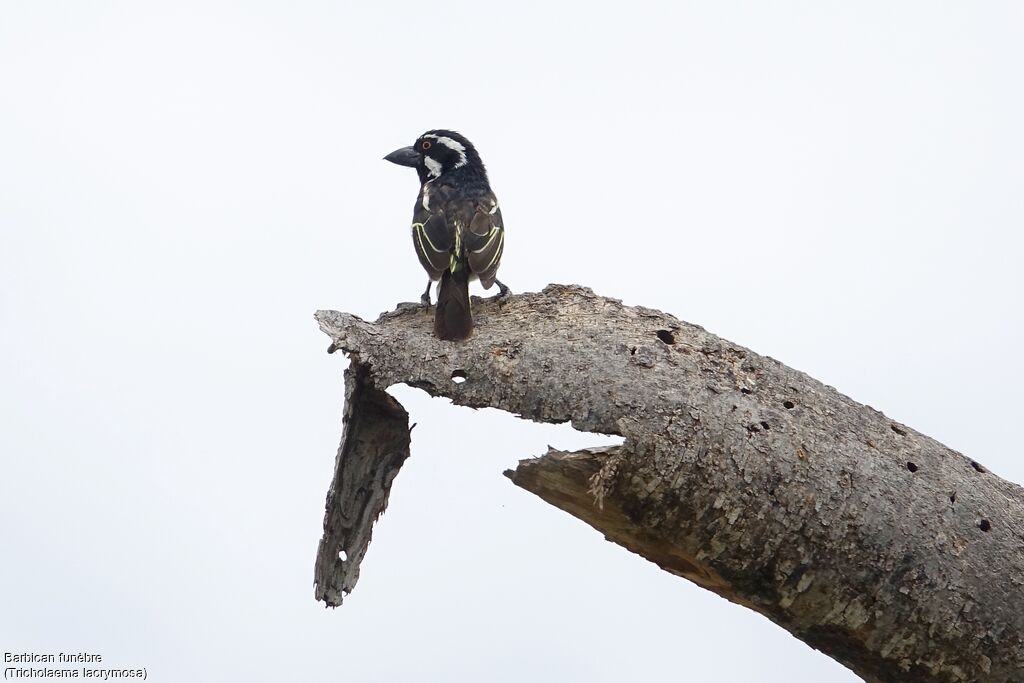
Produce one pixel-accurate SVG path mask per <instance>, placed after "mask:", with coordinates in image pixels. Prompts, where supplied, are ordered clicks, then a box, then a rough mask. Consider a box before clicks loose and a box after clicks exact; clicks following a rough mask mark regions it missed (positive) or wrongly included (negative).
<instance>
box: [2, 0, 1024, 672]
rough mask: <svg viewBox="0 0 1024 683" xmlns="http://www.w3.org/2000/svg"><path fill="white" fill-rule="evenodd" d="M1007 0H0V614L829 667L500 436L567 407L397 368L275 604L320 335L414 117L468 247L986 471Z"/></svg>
mask: <svg viewBox="0 0 1024 683" xmlns="http://www.w3.org/2000/svg"><path fill="white" fill-rule="evenodd" d="M1022 7H1024V6H1022V5H1021V4H1020V3H1013V2H1007V3H998V2H986V3H968V2H961V3H946V2H930V1H929V2H901V3H893V2H860V3H848V2H843V3H840V2H814V3H810V2H803V3H787V2H775V3H749V4H745V3H733V2H704V3H696V4H695V3H679V2H666V3H663V4H652V3H646V2H629V3H617V4H615V5H611V4H601V3H584V2H578V3H575V4H569V3H566V4H558V3H553V2H543V3H540V2H519V3H480V2H468V1H467V2H462V3H449V2H417V3H411V2H405V3H387V2H378V3H370V2H365V3H354V2H289V3H284V2H281V3H268V2H260V3H257V2H245V3H241V2H239V3H234V4H232V3H221V2H209V1H203V2H184V1H182V0H175V1H174V2H160V3H146V2H120V3H114V2H101V1H99V0H90V1H89V2H72V1H69V2H45V1H43V0H31V1H28V0H26V1H23V2H15V1H13V0H7V1H5V2H2V3H0V458H2V473H0V547H2V556H3V561H2V562H0V604H2V608H0V650H2V651H37V652H56V651H60V650H65V651H74V652H79V651H84V652H93V653H98V654H101V655H102V656H103V658H104V663H105V664H109V665H111V666H145V667H147V669H148V672H149V680H151V681H158V682H160V681H199V682H202V681H258V682H262V681H267V682H274V681H286V680H293V681H310V682H319V681H473V682H477V681H525V680H536V681H572V680H586V681H590V682H600V681H624V680H644V679H649V680H678V681H695V682H696V681H737V682H740V681H742V682H747V681H758V682H764V683H773V682H779V683H782V682H786V683H794V682H796V683H820V682H821V681H855V680H857V679H856V677H854V676H853V675H852V674H850V673H849V672H848V671H846V670H845V669H844V668H842V667H841V666H840V665H838V664H836V663H834V662H833V661H832V660H830V659H828V658H826V657H825V656H823V655H821V654H820V653H818V652H816V651H814V650H812V649H811V648H809V647H808V646H806V645H804V644H803V643H801V642H799V641H797V640H795V639H794V638H792V637H791V636H789V635H788V634H787V633H786V632H785V631H783V630H782V629H780V628H778V627H776V626H774V625H773V624H771V623H770V622H768V621H767V620H766V619H764V618H762V617H760V616H758V615H756V614H754V613H753V612H750V611H747V610H745V609H743V608H741V607H738V606H735V605H732V604H730V603H728V602H726V601H725V600H723V599H721V598H718V597H717V596H715V595H712V594H711V593H708V592H706V591H703V590H701V589H699V588H697V587H696V586H694V585H692V584H690V583H688V582H686V581H684V580H682V579H679V578H677V577H674V576H671V575H669V574H667V573H664V572H661V571H659V570H658V569H657V568H656V567H655V566H654V565H653V564H650V563H648V562H647V561H645V560H643V559H641V558H639V557H638V556H635V555H633V554H631V553H629V552H627V551H626V550H624V549H622V548H620V547H618V546H615V545H612V544H610V543H608V542H606V541H605V540H604V539H603V538H602V537H601V535H600V534H598V533H597V532H596V531H594V530H592V529H591V528H590V527H587V526H586V525H584V524H583V523H582V522H579V521H577V520H575V519H573V518H571V517H569V516H568V515H567V514H565V513H563V512H561V511H559V510H557V509H555V508H553V507H550V506H548V505H546V504H544V503H542V502H541V501H540V500H539V499H537V498H534V497H532V496H531V495H530V494H528V493H526V492H524V491H522V490H519V489H517V488H516V487H514V486H513V485H512V484H511V483H510V482H508V481H507V480H506V479H505V478H504V477H502V476H501V471H502V470H503V469H505V468H507V467H510V466H512V465H514V463H515V462H516V461H517V460H519V459H521V458H526V457H531V456H534V455H538V454H540V453H543V452H544V451H545V449H546V447H547V445H548V444H552V445H554V446H557V447H560V448H578V447H582V446H586V445H592V444H597V443H606V442H607V441H608V439H607V438H606V437H601V436H596V435H586V434H579V433H576V432H573V430H572V429H571V428H569V427H568V426H560V427H555V426H550V425H536V424H532V423H528V422H524V421H519V420H517V419H516V418H513V417H512V416H510V415H507V414H504V413H500V412H497V411H492V410H482V411H476V412H474V411H471V410H469V409H465V408H457V407H453V406H451V405H450V404H449V403H448V402H447V401H444V400H440V399H430V398H428V397H427V396H426V395H425V394H423V393H422V392H419V391H417V390H413V389H409V388H406V387H395V388H394V389H393V390H392V391H393V393H394V394H395V395H396V396H397V397H398V398H399V400H400V401H401V402H402V403H403V404H404V405H405V406H406V408H407V409H408V410H409V412H410V413H411V415H412V418H411V419H412V421H413V422H416V423H417V424H418V426H417V428H416V430H415V432H414V433H413V445H412V458H411V459H410V460H409V462H408V464H407V465H406V466H405V468H404V469H403V470H402V472H401V474H400V476H399V477H398V479H397V481H396V483H395V486H394V489H393V495H392V500H391V504H390V507H389V509H388V511H387V513H386V515H385V516H384V517H383V518H382V520H381V522H380V523H379V524H378V526H377V530H376V532H375V534H374V540H373V543H372V545H371V546H370V550H369V553H368V555H367V557H366V560H365V562H364V564H363V567H362V575H361V578H360V582H359V585H358V587H357V588H356V590H355V592H354V593H353V594H352V595H351V596H350V597H349V599H348V600H347V601H346V603H345V605H344V606H343V607H341V608H340V609H338V610H333V611H327V610H324V609H323V607H322V606H320V605H319V604H318V603H316V602H314V600H313V586H312V574H313V560H314V556H315V552H316V545H317V541H318V539H319V537H320V533H321V525H322V519H323V504H324V496H325V493H326V491H327V487H328V484H329V482H330V478H331V472H332V467H333V460H334V454H335V449H336V447H337V441H338V437H339V434H340V428H341V410H342V397H343V387H342V382H341V373H342V370H343V367H344V364H345V361H344V359H342V358H340V357H338V356H328V355H327V354H326V353H325V349H326V347H327V344H328V340H327V338H326V337H324V336H323V335H322V334H321V333H320V332H319V331H318V330H317V327H316V325H315V323H314V322H313V319H312V313H313V311H314V310H315V309H317V308H337V309H341V310H346V311H350V312H353V313H356V314H359V315H362V316H364V317H369V318H373V317H375V316H376V315H377V314H378V313H379V312H381V311H384V310H388V309H391V308H392V307H393V306H394V305H395V303H396V302H398V301H412V300H416V299H417V298H418V297H419V294H420V292H421V290H422V288H423V284H424V276H423V271H422V269H421V267H420V266H419V264H418V262H417V260H416V257H415V254H414V252H413V250H412V244H411V241H410V238H409V227H408V226H409V218H410V216H411V211H412V204H413V201H414V199H415V193H416V190H417V183H416V179H415V174H414V173H412V172H411V171H410V170H409V169H403V168H399V167H396V166H393V165H391V164H387V163H386V162H384V161H382V160H381V157H382V156H383V155H384V154H386V153H388V152H390V151H391V150H393V149H395V148H396V147H399V146H403V145H408V144H411V143H412V142H413V140H415V138H416V137H417V136H418V135H419V134H420V133H422V132H423V131H425V130H427V129H429V128H435V127H445V128H455V129H457V130H460V131H462V132H463V133H464V134H466V135H467V136H468V137H469V138H470V139H471V140H473V142H474V143H476V145H477V147H478V148H479V150H480V152H481V154H482V156H483V159H484V161H485V162H486V163H487V165H488V168H489V170H490V175H491V180H492V184H493V186H494V189H495V191H496V192H497V194H498V196H499V198H500V200H501V202H502V210H503V214H504V217H505V222H506V227H507V230H508V237H507V245H506V250H505V256H504V264H503V266H502V270H501V273H500V277H501V279H502V280H503V281H504V282H506V283H508V284H509V285H510V286H511V287H512V289H513V290H514V291H520V292H521V291H536V290H539V289H540V288H542V287H543V286H544V285H546V284H547V283H549V282H560V283H579V284H583V285H587V286H590V287H592V288H593V289H595V290H596V291H597V292H598V293H601V294H606V295H609V296H614V297H618V298H622V299H624V300H625V301H626V303H630V304H643V305H646V306H651V307H655V308H660V309H663V310H666V311H669V312H671V313H673V314H675V315H677V316H679V317H680V318H683V319H686V320H688V321H690V322H693V323H697V324H700V325H703V326H704V327H706V328H708V329H709V330H711V331H712V332H715V333H717V334H720V335H722V336H724V337H726V338H728V339H730V340H732V341H735V342H738V343H740V344H743V345H745V346H748V347H750V348H752V349H754V350H755V351H757V352H759V353H762V354H766V355H771V356H773V357H775V358H778V359H779V360H781V361H782V362H784V363H786V364H788V365H791V366H793V367H795V368H798V369H800V370H803V371H806V372H808V373H809V374H811V375H813V376H814V377H816V378H818V379H820V380H822V381H824V382H826V383H828V384H831V385H833V386H835V387H837V388H838V389H839V390H840V391H842V392H843V393H846V394H848V395H849V396H852V397H853V398H854V399H856V400H858V401H861V402H863V403H868V404H870V405H872V406H874V407H875V408H878V409H880V410H882V411H884V412H885V413H886V414H887V415H889V416H891V417H892V418H894V419H896V420H899V421H902V422H906V423H907V424H909V425H911V426H913V427H914V428H916V429H918V430H920V431H922V432H925V433H926V434H929V435H931V436H934V437H935V438H937V439H939V440H940V441H942V442H944V443H946V444H947V445H949V446H951V447H953V448H955V449H957V450H960V451H963V452H964V453H966V454H968V455H969V456H970V457H972V458H974V459H976V460H978V461H979V462H981V463H983V464H984V465H985V466H986V467H987V468H989V469H991V470H992V471H994V472H995V473H996V474H998V475H1000V476H1002V477H1005V478H1007V479H1010V480H1012V481H1016V482H1022V481H1024V462H1022V460H1021V453H1020V452H1019V448H1017V444H1019V439H1020V436H1019V431H1020V423H1021V414H1022V412H1024V399H1022V398H1021V396H1022V394H1021V388H1022V387H1024V363H1021V357H1020V350H1021V343H1022V341H1024V306H1022V301H1021V299H1022V292H1024V275H1022V272H1024V269H1022V267H1021V255H1022V247H1024V238H1022V236H1021V229H1022V226H1024V199H1022V197H1024V192H1022V190H1024V187H1022V185H1024V183H1022V171H1024V169H1022V161H1021V160H1022V159H1024V134H1022V126H1021V122H1022V121H1024V90H1022V88H1021V65H1022V64H1024V41H1021V39H1020V37H1021V35H1022V34H1024V9H1022Z"/></svg>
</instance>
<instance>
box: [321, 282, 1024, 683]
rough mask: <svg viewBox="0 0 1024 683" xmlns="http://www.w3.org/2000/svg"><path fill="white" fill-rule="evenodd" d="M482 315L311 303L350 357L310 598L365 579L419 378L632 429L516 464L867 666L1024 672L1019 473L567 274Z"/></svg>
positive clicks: (953, 678)
mask: <svg viewBox="0 0 1024 683" xmlns="http://www.w3.org/2000/svg"><path fill="white" fill-rule="evenodd" d="M475 313H476V319H477V330H476V333H475V334H474V336H473V337H472V338H471V339H470V340H468V341H465V342H458V343H452V342H443V341H439V340H438V339H436V338H435V337H434V336H433V335H432V332H431V316H430V312H429V311H427V310H426V309H422V308H419V307H405V308H399V310H397V311H395V312H393V313H389V314H385V315H384V316H382V317H381V318H380V319H379V320H378V321H377V322H376V323H367V322H364V321H362V320H360V319H359V318H356V317H355V316H352V315H349V314H345V313H338V312H335V311H320V312H318V313H317V320H318V321H319V323H320V327H321V329H322V330H323V331H324V332H326V333H327V334H328V335H329V336H330V337H331V339H332V349H334V348H340V349H343V350H344V351H346V352H347V353H348V354H349V355H350V356H351V359H352V365H351V367H350V369H349V371H348V374H347V376H346V377H347V380H346V381H347V383H348V391H347V398H348V402H347V404H346V409H345V410H346V418H345V419H346V424H345V433H344V435H343V439H342V446H341V449H340V451H339V457H338V463H337V472H336V475H335V479H334V482H333V483H332V487H331V492H330V494H329V495H328V507H327V515H326V517H325V524H324V538H323V541H321V544H320V554H319V556H318V558H317V566H316V587H317V589H316V595H317V598H318V599H321V600H324V601H325V602H326V603H327V604H329V605H337V604H339V603H340V601H341V598H342V595H343V592H347V591H349V590H351V589H352V587H353V586H354V585H355V580H356V577H357V576H358V563H359V561H360V560H361V559H362V554H363V552H365V549H366V544H367V543H368V542H369V527H370V525H371V524H372V521H373V519H375V517H376V515H377V514H379V512H380V511H381V510H382V509H383V506H384V504H385V503H386V499H387V493H388V488H389V484H390V481H391V479H392V478H393V477H394V474H395V473H396V472H397V470H398V467H399V466H400V465H401V462H402V461H403V460H404V458H405V457H406V455H408V445H409V441H408V428H407V424H408V420H407V418H406V417H405V414H404V411H403V410H402V409H401V407H400V406H398V405H397V402H395V401H394V400H393V399H391V398H390V397H389V396H387V395H386V394H384V393H383V392H382V390H383V389H385V388H387V387H389V386H391V385H393V384H398V383H405V384H409V385H412V386H416V387H419V388H422V389H424V390H426V391H427V392H429V393H430V394H432V395H434V396H445V397H448V398H450V399H452V401H453V402H455V403H458V404H461V405H467V406H472V407H483V406H492V407H496V408H501V409H504V410H507V411H509V412H512V413H515V414H517V415H520V416H522V417H525V418H528V419H531V420H536V421H541V422H565V421H571V423H572V425H573V426H574V427H575V428H576V429H579V430H583V431H589V432H600V433H604V434H617V435H621V436H623V437H624V438H625V440H624V443H623V444H622V446H618V447H614V448H605V449H589V450H585V451H581V452H577V453H566V452H562V451H554V450H553V451H550V452H549V453H547V454H546V455H544V456H542V457H540V458H537V459H533V460H524V461H522V462H521V463H520V464H519V466H518V467H517V468H516V470H514V471H512V472H508V473H506V474H508V476H510V478H511V479H512V481H513V482H514V483H515V484H517V485H519V486H521V487H523V488H525V489H527V490H529V491H531V492H533V493H535V494H536V495H538V496H539V497H541V498H542V499H544V500H545V501H547V502H549V503H551V504H553V505H555V506H557V507H559V508H561V509H563V510H565V511H567V512H569V513H570V514H572V515H574V516H576V517H578V518H580V519H581V520H583V521H585V522H587V523H588V524H590V525H592V526H593V527H595V528H596V529H598V530H599V531H601V532H602V533H604V534H605V536H606V537H607V538H608V539H609V540H611V541H613V542H615V543H618V544H620V545H622V546H624V547H626V548H628V549H629V550H631V551H633V552H635V553H638V554H640V555H642V556H644V557H646V558H647V559H649V560H651V561H652V562H655V563H657V564H658V565H659V566H660V567H662V568H663V569H665V570H666V571H670V572H672V573H674V574H677V575H679V576H682V577H685V578H687V579H690V580H691V581H693V582H695V583H697V584H698V585H700V586H703V587H705V588H707V589H708V590H711V591H714V592H715V593H717V594H719V595H721V596H723V597H725V598H727V599H729V600H731V601H733V602H736V603H739V604H742V605H744V606H746V607H749V608H750V609H753V610H755V611H757V612H759V613H761V614H763V615H765V616H766V617H768V618H769V619H771V620H772V621H774V622H775V623H777V624H779V625H780V626H782V627H783V628H785V629H786V630H788V631H789V632H790V633H792V634H793V635H794V636H796V637H797V638H799V639H801V640H803V641H804V642H806V643H808V644H809V645H811V646H813V647H815V648H817V649H819V650H821V651H823V652H825V653H826V654H828V655H829V656H831V657H833V658H834V659H836V660H838V661H840V662H842V663H843V664H845V665H846V666H848V667H849V668H850V669H852V670H853V671H854V672H856V673H857V674H858V675H860V676H861V677H863V678H864V679H865V680H867V681H922V680H935V681H950V682H966V681H995V682H1000V683H1001V682H1004V681H1006V682H1009V681H1014V682H1020V681H1024V601H1022V587H1024V490H1022V489H1021V488H1020V487H1018V486H1016V485H1014V484H1012V483H1010V482H1007V481H1004V480H1003V479H1000V478H999V477H997V476H995V475H994V474H992V473H990V472H988V471H986V470H985V468H984V467H982V466H981V465H980V464H978V463H977V462H974V461H973V460H970V459H968V458H966V457H964V456H963V455H961V454H960V453H957V452H955V451H953V450H951V449H949V448H947V447H945V446H943V445H942V444H940V443H938V442H936V441H934V440H933V439H930V438H928V437H927V436H924V435H923V434H920V433H918V432H916V431H914V430H913V429H910V428H909V427H906V426H904V425H902V424H899V423H897V422H894V421H892V420H890V419H889V418H887V417H885V415H883V414H882V413H880V412H878V411H876V410H874V409H872V408H870V407H867V406H863V405H861V404H858V403H856V402H855V401H853V400H851V399H849V398H847V397H846V396H843V395H842V394H840V393H838V392H837V391H836V390H834V389H833V388H831V387H828V386H825V385H823V384H821V383H820V382H818V381H816V380H814V379H812V378H811V377H808V376H807V375H805V374H803V373H801V372H798V371H795V370H792V369H790V368H788V367H786V366H784V365H782V364H781V363H779V362H777V361H775V360H773V359H771V358H766V357H763V356H759V355H757V354H755V353H753V352H751V351H749V350H747V349H744V348H742V347H740V346H737V345H735V344H732V343H730V342H728V341H725V340H723V339H720V338H718V337H716V336H714V335H712V334H709V333H708V332H706V331H705V330H703V329H702V328H700V327H697V326H695V325H691V324H688V323H685V322H681V321H679V320H677V319H675V318H673V317H672V316H670V315H667V314H665V313H661V312H659V311H654V310H650V309H646V308H641V307H627V306H623V305H622V304H621V303H620V302H619V301H616V300H613V299H607V298H604V297H600V296H596V295H595V294H594V293H593V292H591V291H590V290H588V289H584V288H580V287H575V286H554V285H553V286H549V287H548V288H546V289H545V290H544V291H543V292H541V293H539V294H525V295H520V296H515V297H512V298H511V299H510V300H509V301H508V302H506V303H505V304H503V305H499V304H498V303H496V302H491V301H483V302H477V303H476V304H475ZM456 379H464V381H462V382H456V381H454V380H456ZM353 404H355V405H353ZM361 404H365V405H363V406H362V407H360V405H361ZM350 460H351V461H352V462H351V464H350V463H349V461H350ZM367 491H368V492H370V493H369V494H365V493H361V492H367ZM340 550H346V552H347V554H348V560H347V561H346V562H341V563H338V562H337V561H336V559H337V554H338V552H339V551H340Z"/></svg>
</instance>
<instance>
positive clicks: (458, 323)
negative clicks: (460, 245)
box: [434, 262, 473, 341]
mask: <svg viewBox="0 0 1024 683" xmlns="http://www.w3.org/2000/svg"><path fill="white" fill-rule="evenodd" d="M434 334H436V335H437V337H438V338H439V339H449V340H452V341H458V340H460V339H467V338H469V335H471V334H473V311H472V310H470V307H469V264H467V263H465V262H462V263H456V264H455V272H452V271H450V270H446V271H444V274H443V275H441V286H440V287H438V289H437V308H436V309H435V310H434Z"/></svg>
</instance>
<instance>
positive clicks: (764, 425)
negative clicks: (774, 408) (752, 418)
mask: <svg viewBox="0 0 1024 683" xmlns="http://www.w3.org/2000/svg"><path fill="white" fill-rule="evenodd" d="M761 426H762V427H764V430H765V431H768V430H769V429H771V426H770V425H769V424H768V423H767V422H762V423H761Z"/></svg>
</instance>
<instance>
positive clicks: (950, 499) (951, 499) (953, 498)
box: [949, 491, 956, 503]
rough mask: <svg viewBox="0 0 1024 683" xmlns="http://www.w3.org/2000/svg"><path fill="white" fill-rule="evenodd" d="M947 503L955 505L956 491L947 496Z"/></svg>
mask: <svg viewBox="0 0 1024 683" xmlns="http://www.w3.org/2000/svg"><path fill="white" fill-rule="evenodd" d="M949 502H950V503H955V502H956V491H953V493H951V494H949Z"/></svg>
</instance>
